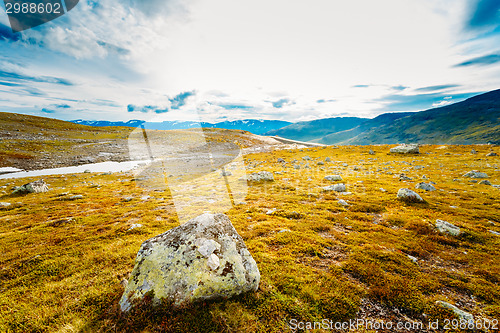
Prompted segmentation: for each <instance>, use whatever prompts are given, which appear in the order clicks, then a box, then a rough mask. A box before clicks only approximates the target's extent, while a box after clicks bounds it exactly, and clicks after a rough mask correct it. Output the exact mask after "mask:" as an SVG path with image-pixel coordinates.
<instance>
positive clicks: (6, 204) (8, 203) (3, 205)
mask: <svg viewBox="0 0 500 333" xmlns="http://www.w3.org/2000/svg"><path fill="white" fill-rule="evenodd" d="M11 205H12V204H11V203H10V202H0V209H1V208H7V207H9V206H11Z"/></svg>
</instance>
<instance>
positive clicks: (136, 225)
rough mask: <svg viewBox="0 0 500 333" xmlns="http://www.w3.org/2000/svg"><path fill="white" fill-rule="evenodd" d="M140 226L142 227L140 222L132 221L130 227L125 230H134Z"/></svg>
mask: <svg viewBox="0 0 500 333" xmlns="http://www.w3.org/2000/svg"><path fill="white" fill-rule="evenodd" d="M141 227H142V224H140V223H133V224H132V225H131V226H130V228H128V229H127V231H130V230H134V229H137V228H141Z"/></svg>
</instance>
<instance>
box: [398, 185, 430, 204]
mask: <svg viewBox="0 0 500 333" xmlns="http://www.w3.org/2000/svg"><path fill="white" fill-rule="evenodd" d="M397 197H398V199H400V200H402V201H406V202H423V201H424V199H422V197H421V196H420V195H418V193H416V192H414V191H412V190H409V189H407V188H400V189H399V191H398V194H397Z"/></svg>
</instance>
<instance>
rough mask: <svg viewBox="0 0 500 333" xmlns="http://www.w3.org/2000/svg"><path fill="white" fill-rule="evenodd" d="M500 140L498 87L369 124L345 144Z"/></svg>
mask: <svg viewBox="0 0 500 333" xmlns="http://www.w3.org/2000/svg"><path fill="white" fill-rule="evenodd" d="M399 142H407V143H409V142H414V143H417V142H418V143H430V144H445V143H448V144H473V143H488V142H492V143H500V89H499V90H494V91H491V92H488V93H485V94H481V95H478V96H474V97H471V98H469V99H467V100H465V101H462V102H459V103H455V104H451V105H447V106H444V107H440V108H435V109H431V110H427V111H422V112H416V113H413V114H411V115H409V116H407V117H404V118H401V119H398V120H396V121H394V122H392V123H388V124H384V125H381V126H378V127H375V128H372V129H370V130H368V131H366V132H363V133H360V134H358V135H357V136H356V137H353V138H351V139H348V140H346V141H343V142H342V143H344V144H393V143H399Z"/></svg>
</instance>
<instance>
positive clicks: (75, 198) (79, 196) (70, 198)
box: [67, 194, 83, 200]
mask: <svg viewBox="0 0 500 333" xmlns="http://www.w3.org/2000/svg"><path fill="white" fill-rule="evenodd" d="M78 199H83V195H81V194H77V195H72V196H70V197H68V199H67V200H78Z"/></svg>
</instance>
